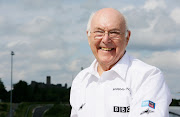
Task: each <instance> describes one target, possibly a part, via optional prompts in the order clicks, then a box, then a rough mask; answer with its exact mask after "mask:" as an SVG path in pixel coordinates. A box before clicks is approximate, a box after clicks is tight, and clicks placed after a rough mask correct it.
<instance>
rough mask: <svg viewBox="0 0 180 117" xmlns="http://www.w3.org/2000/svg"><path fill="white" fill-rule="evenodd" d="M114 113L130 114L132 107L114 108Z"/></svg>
mask: <svg viewBox="0 0 180 117" xmlns="http://www.w3.org/2000/svg"><path fill="white" fill-rule="evenodd" d="M114 112H121V113H128V112H130V106H128V107H119V106H114Z"/></svg>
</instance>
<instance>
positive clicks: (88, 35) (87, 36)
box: [86, 31, 90, 45]
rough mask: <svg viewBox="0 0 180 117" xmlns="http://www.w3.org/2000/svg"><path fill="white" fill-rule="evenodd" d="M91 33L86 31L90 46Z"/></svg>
mask: <svg viewBox="0 0 180 117" xmlns="http://www.w3.org/2000/svg"><path fill="white" fill-rule="evenodd" d="M88 33H89V31H86V34H87V37H88V43H89V45H90V36H89V34H88Z"/></svg>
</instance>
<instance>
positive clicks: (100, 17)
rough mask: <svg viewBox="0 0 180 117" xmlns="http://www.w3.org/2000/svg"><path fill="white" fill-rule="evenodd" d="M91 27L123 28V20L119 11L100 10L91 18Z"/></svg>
mask: <svg viewBox="0 0 180 117" xmlns="http://www.w3.org/2000/svg"><path fill="white" fill-rule="evenodd" d="M91 27H92V28H93V29H94V28H103V29H124V28H125V20H124V16H122V15H121V14H120V13H119V12H100V13H96V14H95V15H94V17H93V18H92V22H91Z"/></svg>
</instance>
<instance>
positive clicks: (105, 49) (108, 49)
mask: <svg viewBox="0 0 180 117" xmlns="http://www.w3.org/2000/svg"><path fill="white" fill-rule="evenodd" d="M100 49H101V50H104V51H111V50H113V49H114V48H103V47H101V48H100Z"/></svg>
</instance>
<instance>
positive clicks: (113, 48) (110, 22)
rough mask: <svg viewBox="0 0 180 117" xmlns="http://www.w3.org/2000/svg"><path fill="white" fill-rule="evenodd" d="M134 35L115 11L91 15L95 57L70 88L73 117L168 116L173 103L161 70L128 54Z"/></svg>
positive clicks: (90, 32)
mask: <svg viewBox="0 0 180 117" xmlns="http://www.w3.org/2000/svg"><path fill="white" fill-rule="evenodd" d="M130 35H131V32H130V30H128V28H127V23H126V20H125V18H124V16H123V15H122V14H121V13H120V12H119V11H117V10H115V9H112V8H104V9H101V10H99V11H97V12H96V13H94V14H92V16H91V17H90V19H89V22H88V27H87V36H88V42H89V45H90V47H91V50H92V52H93V54H94V56H95V58H96V60H94V62H93V63H92V64H91V66H90V67H88V68H86V69H84V70H82V71H81V72H80V73H79V74H78V75H77V76H76V78H75V79H74V81H73V84H72V88H71V97H70V103H71V106H72V110H71V117H146V116H148V117H168V116H169V111H168V107H169V104H170V102H171V96H170V92H169V89H168V87H167V85H166V83H165V81H164V78H163V75H162V73H161V71H160V70H159V69H158V68H156V67H154V66H151V65H148V64H146V63H143V62H142V61H140V60H138V59H135V58H133V57H132V56H130V55H128V53H127V52H126V46H127V45H128V42H129V39H130Z"/></svg>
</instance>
